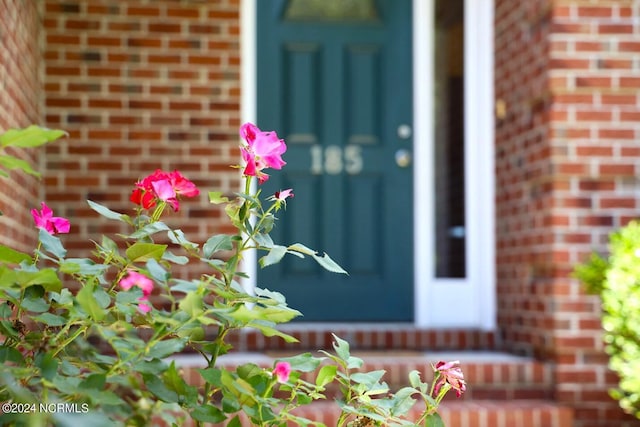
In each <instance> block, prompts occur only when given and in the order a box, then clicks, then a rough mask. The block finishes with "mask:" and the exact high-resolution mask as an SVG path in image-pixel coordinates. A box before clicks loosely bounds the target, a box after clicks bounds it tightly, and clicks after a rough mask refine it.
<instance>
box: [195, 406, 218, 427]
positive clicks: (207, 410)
mask: <svg viewBox="0 0 640 427" xmlns="http://www.w3.org/2000/svg"><path fill="white" fill-rule="evenodd" d="M191 417H192V418H193V419H194V420H196V421H200V422H203V423H214V424H215V423H221V422H223V421H224V420H226V419H227V416H226V415H225V414H224V412H222V411H221V410H220V409H218V408H216V407H215V406H213V405H209V404H205V405H201V406H198V407H197V408H196V409H194V410H193V411H192V412H191Z"/></svg>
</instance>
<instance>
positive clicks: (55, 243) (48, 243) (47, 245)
mask: <svg viewBox="0 0 640 427" xmlns="http://www.w3.org/2000/svg"><path fill="white" fill-rule="evenodd" d="M38 239H39V240H40V242H42V248H43V249H44V250H45V251H47V252H49V253H50V254H51V255H53V256H55V257H56V258H58V259H60V258H64V257H65V256H66V255H67V250H66V249H65V248H64V246H62V242H61V241H60V239H58V238H57V237H56V236H54V235H52V234H50V233H49V232H48V231H47V230H45V229H44V228H41V229H40V231H39V232H38Z"/></svg>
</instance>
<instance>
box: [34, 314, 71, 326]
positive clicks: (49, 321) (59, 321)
mask: <svg viewBox="0 0 640 427" xmlns="http://www.w3.org/2000/svg"><path fill="white" fill-rule="evenodd" d="M33 320H36V321H38V322H40V323H44V324H45V325H47V326H62V325H64V324H66V323H67V319H65V318H64V317H62V316H58V315H55V314H52V313H42V314H39V315H37V316H34V317H33Z"/></svg>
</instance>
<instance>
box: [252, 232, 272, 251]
mask: <svg viewBox="0 0 640 427" xmlns="http://www.w3.org/2000/svg"><path fill="white" fill-rule="evenodd" d="M253 240H255V242H256V244H257V245H258V246H260V247H261V248H264V249H271V248H272V247H274V246H275V243H273V239H271V236H269V235H268V234H262V233H257V234H256V235H255V236H254V237H253Z"/></svg>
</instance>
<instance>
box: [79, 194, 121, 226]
mask: <svg viewBox="0 0 640 427" xmlns="http://www.w3.org/2000/svg"><path fill="white" fill-rule="evenodd" d="M87 203H88V204H89V207H90V208H91V209H93V210H94V211H96V212H98V213H99V214H100V215H101V216H103V217H105V218H107V219H115V220H116V221H121V222H126V223H129V222H130V221H129V216H128V215H125V214H121V213H118V212H115V211H112V210H111V209H109V208H107V207H106V206H102V205H101V204H99V203H96V202H92V201H91V200H87Z"/></svg>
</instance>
